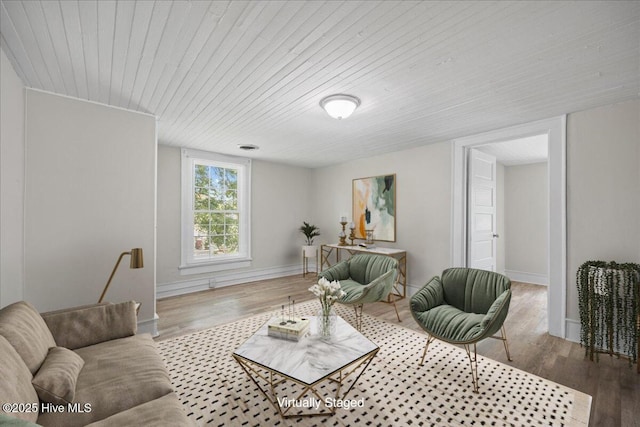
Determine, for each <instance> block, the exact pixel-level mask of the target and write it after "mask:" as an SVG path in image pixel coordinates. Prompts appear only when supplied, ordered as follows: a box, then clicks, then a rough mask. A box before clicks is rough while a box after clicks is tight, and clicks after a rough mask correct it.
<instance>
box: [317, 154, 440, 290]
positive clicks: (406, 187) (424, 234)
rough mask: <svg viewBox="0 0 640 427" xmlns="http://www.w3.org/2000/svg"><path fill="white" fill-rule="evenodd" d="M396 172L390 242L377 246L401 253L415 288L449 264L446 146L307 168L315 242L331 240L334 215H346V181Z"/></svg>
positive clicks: (348, 211) (335, 227)
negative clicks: (310, 174)
mask: <svg viewBox="0 0 640 427" xmlns="http://www.w3.org/2000/svg"><path fill="white" fill-rule="evenodd" d="M393 173H395V174H396V185H397V188H396V191H397V192H396V204H397V209H396V215H397V217H396V242H395V243H390V242H379V243H378V245H379V246H385V247H393V248H400V249H405V250H406V251H407V270H408V271H407V272H408V278H407V281H408V283H409V285H410V286H412V287H413V288H416V287H417V288H420V287H422V285H424V284H425V283H426V282H427V281H428V280H429V279H430V278H431V277H433V276H435V275H438V276H439V275H440V274H441V273H442V270H443V269H445V268H447V267H449V266H450V255H451V249H450V248H451V238H450V235H451V148H450V146H449V144H448V143H439V144H433V145H427V146H424V147H419V148H415V149H411V150H405V151H399V152H395V153H390V154H385V155H381V156H375V157H370V158H366V159H360V160H354V161H351V162H348V163H344V164H341V165H336V166H331V167H325V168H320V169H315V170H314V171H313V189H314V191H313V192H314V199H313V200H314V205H313V206H314V208H313V210H312V212H313V214H312V217H311V220H312V221H313V222H315V223H316V225H318V226H319V227H320V230H321V232H322V236H321V237H319V238H318V240H317V243H319V242H321V243H337V241H338V233H339V232H340V230H341V227H340V224H339V222H338V221H339V218H340V216H342V215H346V216H347V217H351V197H352V195H351V192H352V189H351V185H352V180H353V179H356V178H363V177H368V176H376V175H387V174H393Z"/></svg>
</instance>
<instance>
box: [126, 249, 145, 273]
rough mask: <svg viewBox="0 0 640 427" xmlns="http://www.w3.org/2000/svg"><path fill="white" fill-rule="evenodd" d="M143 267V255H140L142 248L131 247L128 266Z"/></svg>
mask: <svg viewBox="0 0 640 427" xmlns="http://www.w3.org/2000/svg"><path fill="white" fill-rule="evenodd" d="M143 267H144V257H143V255H142V248H133V249H131V262H130V263H129V268H143Z"/></svg>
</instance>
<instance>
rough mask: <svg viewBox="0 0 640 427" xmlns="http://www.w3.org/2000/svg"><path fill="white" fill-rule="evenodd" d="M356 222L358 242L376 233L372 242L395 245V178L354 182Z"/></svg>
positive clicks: (380, 177)
mask: <svg viewBox="0 0 640 427" xmlns="http://www.w3.org/2000/svg"><path fill="white" fill-rule="evenodd" d="M353 222H354V224H355V225H356V238H357V239H364V238H365V237H366V230H373V240H382V241H386V242H395V241H396V175H395V174H393V175H380V176H372V177H368V178H358V179H354V180H353Z"/></svg>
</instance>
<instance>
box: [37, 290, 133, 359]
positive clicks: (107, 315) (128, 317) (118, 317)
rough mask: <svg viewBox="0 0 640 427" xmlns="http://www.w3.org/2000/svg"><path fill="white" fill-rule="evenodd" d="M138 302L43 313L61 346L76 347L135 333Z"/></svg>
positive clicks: (96, 305)
mask: <svg viewBox="0 0 640 427" xmlns="http://www.w3.org/2000/svg"><path fill="white" fill-rule="evenodd" d="M135 305H136V303H135V302H133V301H127V302H121V303H118V304H95V305H89V306H85V307H79V308H74V309H71V310H69V309H66V310H59V311H55V312H50V313H43V314H42V318H43V319H44V321H45V323H46V325H47V326H48V328H49V330H50V331H51V333H52V335H53V336H54V337H55V340H56V343H57V344H58V345H59V346H61V347H66V348H69V349H71V350H75V349H77V348H81V347H87V346H90V345H94V344H98V343H101V342H105V341H109V340H115V339H117V338H124V337H129V336H132V335H135V333H136V328H137V322H138V319H137V318H136V307H135Z"/></svg>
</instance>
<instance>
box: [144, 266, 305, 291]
mask: <svg viewBox="0 0 640 427" xmlns="http://www.w3.org/2000/svg"><path fill="white" fill-rule="evenodd" d="M294 274H302V266H301V265H299V264H295V265H284V266H279V267H267V268H256V269H252V270H245V271H236V272H233V273H214V274H211V275H208V276H206V277H200V278H198V279H190V280H181V281H177V282H170V283H159V284H157V286H156V298H158V299H161V298H167V297H172V296H177V295H184V294H189V293H192V292H199V291H205V290H207V289H211V288H222V287H225V286H232V285H238V284H241V283H247V282H254V281H257V280H266V279H277V278H278V277H285V276H292V275H294Z"/></svg>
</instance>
